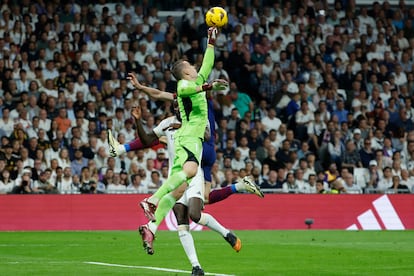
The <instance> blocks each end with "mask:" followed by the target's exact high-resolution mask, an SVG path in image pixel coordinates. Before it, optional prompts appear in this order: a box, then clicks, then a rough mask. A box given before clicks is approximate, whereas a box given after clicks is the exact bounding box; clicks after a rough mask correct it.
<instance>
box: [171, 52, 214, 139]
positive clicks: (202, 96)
mask: <svg viewBox="0 0 414 276" xmlns="http://www.w3.org/2000/svg"><path fill="white" fill-rule="evenodd" d="M213 64H214V48H213V47H210V46H208V47H207V50H206V52H205V54H204V58H203V64H202V65H201V68H200V70H199V71H198V76H197V79H196V80H195V81H189V80H179V81H178V83H177V101H178V106H179V109H180V115H181V120H182V125H181V127H180V128H179V130H178V131H177V132H176V134H175V136H176V137H177V136H192V137H198V138H200V139H202V140H204V133H205V129H206V125H207V113H208V111H207V99H206V92H197V90H196V88H197V86H199V85H202V84H204V83H206V81H207V79H208V76H209V75H210V72H211V70H212V68H213Z"/></svg>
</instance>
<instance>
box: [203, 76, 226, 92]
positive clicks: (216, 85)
mask: <svg viewBox="0 0 414 276" xmlns="http://www.w3.org/2000/svg"><path fill="white" fill-rule="evenodd" d="M228 86H229V83H228V82H227V81H226V80H222V79H215V80H213V81H211V82H210V83H205V84H203V85H202V86H201V88H202V89H203V91H208V90H214V91H217V90H226V89H227V87H228Z"/></svg>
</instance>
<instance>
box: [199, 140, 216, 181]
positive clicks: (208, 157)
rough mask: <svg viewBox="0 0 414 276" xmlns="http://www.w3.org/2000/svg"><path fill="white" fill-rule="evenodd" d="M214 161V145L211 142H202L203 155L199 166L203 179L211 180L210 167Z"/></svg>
mask: <svg viewBox="0 0 414 276" xmlns="http://www.w3.org/2000/svg"><path fill="white" fill-rule="evenodd" d="M214 162H216V151H215V149H214V145H213V144H211V143H208V142H206V143H203V156H202V158H201V168H202V169H203V172H204V179H205V181H208V182H211V181H212V176H211V168H212V167H213V165H214Z"/></svg>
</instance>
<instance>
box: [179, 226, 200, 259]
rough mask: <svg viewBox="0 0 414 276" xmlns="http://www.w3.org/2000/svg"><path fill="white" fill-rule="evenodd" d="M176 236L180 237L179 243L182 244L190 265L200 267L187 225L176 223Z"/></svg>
mask: <svg viewBox="0 0 414 276" xmlns="http://www.w3.org/2000/svg"><path fill="white" fill-rule="evenodd" d="M178 236H179V237H180V242H181V245H182V246H183V248H184V251H185V254H186V255H187V257H188V260H189V261H190V263H191V265H192V266H193V267H195V266H200V267H201V265H200V262H199V261H198V258H197V252H196V249H195V246H194V239H193V236H192V235H191V233H190V231H189V226H188V225H184V224H182V225H178Z"/></svg>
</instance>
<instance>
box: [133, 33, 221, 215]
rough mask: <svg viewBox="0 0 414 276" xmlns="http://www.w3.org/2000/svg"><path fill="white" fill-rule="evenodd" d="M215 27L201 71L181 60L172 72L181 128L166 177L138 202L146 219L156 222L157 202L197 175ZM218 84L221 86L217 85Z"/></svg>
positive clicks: (212, 59)
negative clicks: (154, 190) (169, 171)
mask: <svg viewBox="0 0 414 276" xmlns="http://www.w3.org/2000/svg"><path fill="white" fill-rule="evenodd" d="M217 33H218V31H217V28H215V27H211V28H209V30H208V38H207V42H208V45H207V49H206V52H205V54H204V58H203V63H202V65H201V68H200V71H199V72H198V73H197V70H196V69H195V67H194V66H192V65H191V64H190V63H188V62H187V61H184V60H179V61H177V62H176V63H175V64H174V66H173V68H172V73H173V75H174V77H175V78H176V79H177V81H178V83H177V101H178V106H179V111H180V115H181V119H182V125H181V127H180V129H179V130H177V132H176V133H175V136H174V139H175V141H174V144H175V158H174V162H173V166H172V168H171V173H170V176H169V178H168V179H167V180H166V181H165V182H164V183H163V185H162V186H161V187H160V188H159V189H158V190H157V191H156V192H155V193H154V194H153V195H152V196H151V197H149V198H146V199H144V200H143V201H141V203H140V206H141V207H142V209H143V210H144V213H145V216H146V217H147V218H148V219H149V220H151V221H155V215H154V213H155V210H156V206H157V205H158V202H159V201H160V199H161V198H162V197H163V196H165V195H166V194H168V193H169V192H171V191H173V190H175V189H176V188H178V187H179V186H180V185H181V184H183V183H188V182H189V181H191V179H192V178H193V177H194V176H195V175H196V173H197V170H198V167H199V165H200V162H201V155H202V151H203V147H202V142H203V140H204V133H205V129H206V125H207V122H208V118H207V113H208V107H207V99H206V95H205V94H206V92H205V91H207V90H211V89H212V88H213V84H209V83H206V81H207V79H208V76H209V74H210V72H211V70H212V68H213V64H214V43H215V40H216V37H217ZM218 85H221V84H220V83H219V84H218Z"/></svg>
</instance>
